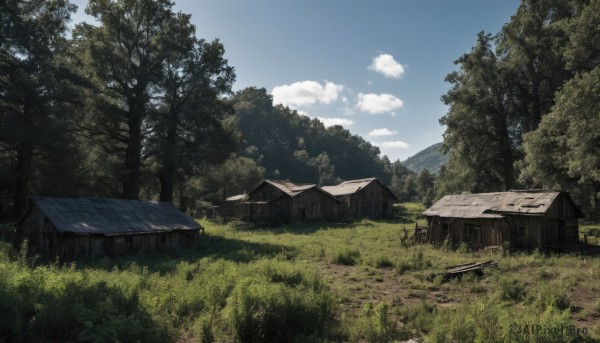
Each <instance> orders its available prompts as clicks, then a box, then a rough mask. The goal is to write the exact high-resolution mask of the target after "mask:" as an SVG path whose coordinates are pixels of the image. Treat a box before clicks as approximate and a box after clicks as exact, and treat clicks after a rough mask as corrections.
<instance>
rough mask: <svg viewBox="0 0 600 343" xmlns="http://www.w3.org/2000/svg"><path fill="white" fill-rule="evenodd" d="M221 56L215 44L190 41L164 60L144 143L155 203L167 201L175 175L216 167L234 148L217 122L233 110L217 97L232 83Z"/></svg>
mask: <svg viewBox="0 0 600 343" xmlns="http://www.w3.org/2000/svg"><path fill="white" fill-rule="evenodd" d="M224 52H225V50H224V48H223V45H222V44H221V43H220V42H219V41H218V40H215V41H214V42H212V43H207V42H205V41H203V40H196V39H195V40H194V42H193V45H192V46H190V47H189V48H188V50H187V51H185V52H184V53H183V54H180V55H176V56H172V57H171V58H168V59H167V60H166V62H165V65H164V68H165V73H164V78H163V80H162V82H160V83H158V91H159V92H160V93H161V94H160V96H159V97H157V98H158V99H159V101H160V105H159V106H158V108H157V109H156V110H155V111H153V114H152V115H151V120H150V126H151V127H152V130H153V131H152V135H151V137H150V139H149V140H150V144H149V145H150V146H149V150H150V151H152V153H153V154H155V155H156V159H157V163H158V170H157V172H156V173H157V175H158V179H159V181H160V200H161V201H169V202H171V201H172V200H173V191H174V183H175V180H176V179H177V178H178V175H177V173H178V172H179V173H180V172H185V174H186V175H190V174H192V173H193V172H194V170H195V169H194V166H197V165H199V164H201V163H204V162H211V163H221V162H223V161H224V160H225V159H226V158H227V157H228V156H229V154H230V153H231V152H233V151H234V149H235V148H236V146H235V143H236V142H235V139H234V136H235V135H234V134H233V133H232V132H231V130H234V128H233V127H228V126H227V125H225V123H224V122H223V120H225V119H226V116H228V115H231V114H232V112H233V107H231V106H230V105H229V104H228V103H227V102H226V101H225V100H224V99H223V95H225V94H229V93H230V92H231V86H232V84H233V81H234V79H235V74H234V71H233V68H232V67H230V66H228V64H227V60H225V59H224V58H223V54H224ZM179 177H181V175H179Z"/></svg>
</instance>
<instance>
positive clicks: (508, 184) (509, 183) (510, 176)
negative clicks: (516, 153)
mask: <svg viewBox="0 0 600 343" xmlns="http://www.w3.org/2000/svg"><path fill="white" fill-rule="evenodd" d="M502 130H503V131H502V138H501V139H502V169H503V172H504V190H505V191H510V190H511V189H512V187H513V186H514V183H515V177H514V169H513V163H514V157H513V152H512V149H511V148H510V139H509V137H508V129H507V128H506V125H504V126H503V128H502Z"/></svg>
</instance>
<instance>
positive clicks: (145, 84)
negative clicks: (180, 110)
mask: <svg viewBox="0 0 600 343" xmlns="http://www.w3.org/2000/svg"><path fill="white" fill-rule="evenodd" d="M172 7H173V2H171V1H168V0H156V1H155V0H117V1H111V0H90V2H89V3H88V6H87V8H86V13H87V14H89V15H91V16H93V17H95V18H96V19H98V21H99V25H98V26H94V25H90V24H86V23H83V24H80V25H78V26H77V28H76V30H75V32H74V36H75V37H76V39H77V42H78V44H79V47H80V48H81V50H82V51H83V52H85V62H86V65H87V67H88V68H89V71H90V73H91V76H92V77H93V78H94V79H95V80H96V82H97V83H98V85H99V88H98V90H97V93H99V94H100V95H101V97H99V100H98V101H97V102H96V103H95V107H96V108H97V109H99V112H97V113H96V118H93V119H92V123H93V125H92V127H91V128H90V129H91V131H92V132H93V133H97V134H100V135H103V136H105V137H107V138H108V139H109V143H105V144H104V145H105V148H106V149H107V150H110V151H111V152H113V153H119V154H120V155H121V156H122V158H123V175H122V179H121V182H122V195H123V197H124V198H128V199H137V198H138V197H139V192H140V170H141V163H142V159H143V157H142V152H143V151H144V149H145V146H144V144H145V136H146V134H148V132H147V131H148V129H149V128H148V127H146V119H147V115H148V106H149V104H150V103H151V101H152V99H153V98H154V95H155V94H154V93H153V92H154V91H155V87H156V86H157V85H158V84H159V83H160V82H161V80H162V79H163V77H164V66H165V63H166V61H167V60H168V59H169V58H173V57H174V56H177V55H180V54H183V53H184V52H185V51H186V50H187V49H189V48H190V47H191V46H192V45H193V37H192V36H191V33H192V32H193V26H192V25H191V24H190V23H189V16H183V15H175V14H174V13H173V11H172Z"/></svg>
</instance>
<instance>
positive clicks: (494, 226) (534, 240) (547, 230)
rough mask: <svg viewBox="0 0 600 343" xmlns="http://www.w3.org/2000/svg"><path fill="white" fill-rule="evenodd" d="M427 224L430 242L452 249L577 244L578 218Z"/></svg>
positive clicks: (454, 220)
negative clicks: (444, 244)
mask: <svg viewBox="0 0 600 343" xmlns="http://www.w3.org/2000/svg"><path fill="white" fill-rule="evenodd" d="M427 224H428V228H429V232H428V236H429V239H430V240H431V241H433V242H438V243H442V242H444V240H446V239H447V238H448V239H449V241H450V242H451V243H452V244H454V245H458V244H460V243H462V242H465V243H467V244H468V245H469V246H470V247H472V248H474V249H480V248H483V247H486V246H500V245H503V244H504V243H505V242H509V243H510V246H511V248H514V249H541V250H547V249H554V248H558V247H561V246H564V245H565V244H568V243H574V242H577V241H578V240H579V232H578V220H577V218H568V219H550V218H546V217H540V216H519V215H507V216H505V218H485V219H483V218H482V219H478V218H473V219H469V218H439V217H427ZM470 231H472V232H470Z"/></svg>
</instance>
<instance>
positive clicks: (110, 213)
mask: <svg viewBox="0 0 600 343" xmlns="http://www.w3.org/2000/svg"><path fill="white" fill-rule="evenodd" d="M30 200H31V202H32V203H33V204H34V205H35V206H37V207H38V208H39V209H40V210H41V211H42V212H43V213H44V214H45V215H46V217H47V218H48V219H49V220H50V221H51V222H52V224H53V225H54V226H55V227H56V229H57V230H58V231H59V232H60V233H73V234H80V235H88V234H102V235H116V234H134V233H151V232H168V231H176V230H199V229H200V228H202V226H201V225H200V224H199V223H198V222H196V221H195V220H194V219H192V218H191V217H190V216H188V215H187V214H185V213H183V212H181V211H179V210H178V209H176V208H175V206H173V204H171V203H166V202H152V201H141V200H125V199H107V198H51V197H41V196H38V197H31V198H30Z"/></svg>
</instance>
